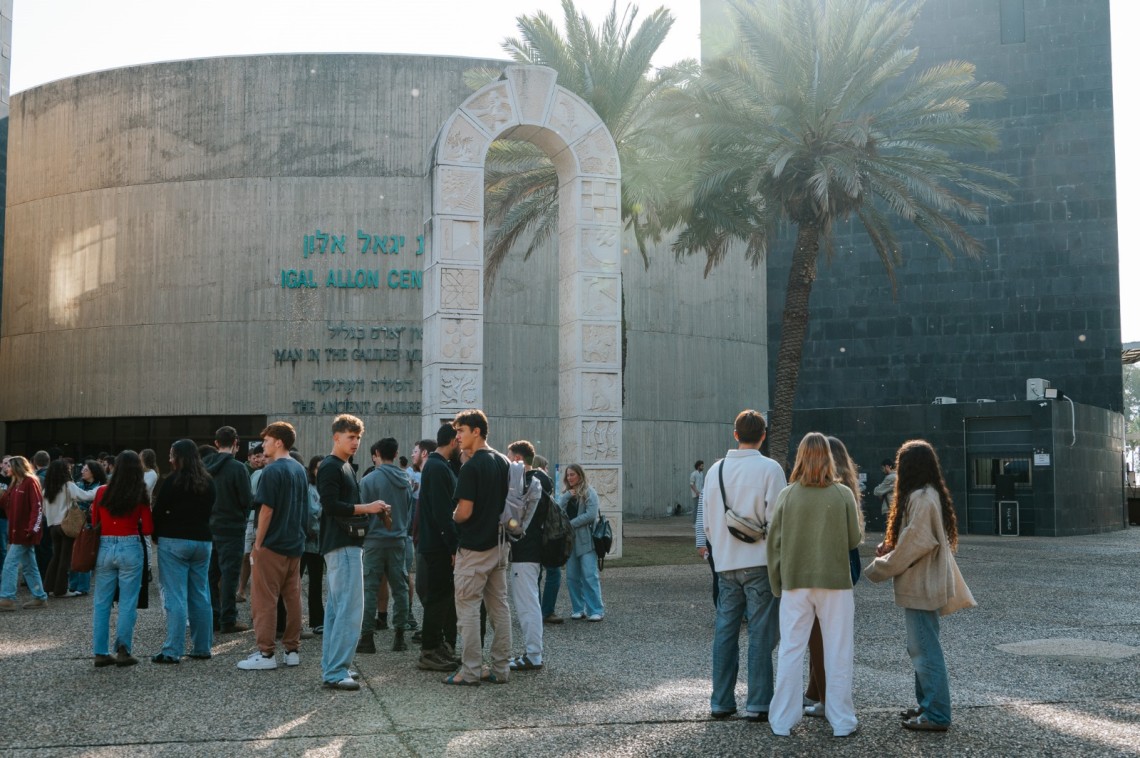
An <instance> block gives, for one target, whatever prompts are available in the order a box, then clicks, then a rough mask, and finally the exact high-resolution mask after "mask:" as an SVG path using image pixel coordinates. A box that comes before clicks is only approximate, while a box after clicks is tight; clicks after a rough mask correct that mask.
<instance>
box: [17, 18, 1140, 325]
mask: <svg viewBox="0 0 1140 758" xmlns="http://www.w3.org/2000/svg"><path fill="white" fill-rule="evenodd" d="M1073 1H1075V0H1073ZM1109 2H1110V6H1111V12H1112V40H1113V45H1112V57H1113V69H1114V72H1115V75H1114V77H1113V80H1114V89H1115V91H1114V97H1113V101H1114V106H1115V118H1116V134H1117V135H1118V139H1117V144H1116V165H1117V176H1128V175H1130V173H1132V172H1129V171H1127V170H1126V169H1127V168H1128V167H1140V142H1138V141H1136V140H1127V139H1120V135H1126V134H1129V133H1131V131H1132V130H1131V129H1128V128H1126V126H1128V125H1135V124H1136V123H1137V118H1140V80H1138V79H1137V78H1136V77H1128V76H1126V75H1125V74H1124V72H1127V71H1132V72H1135V71H1140V46H1137V45H1135V37H1136V35H1133V34H1132V32H1133V31H1138V30H1140V1H1138V0H1109ZM611 4H612V0H577V6H578V8H579V9H580V10H582V11H584V12H585V13H586V14H587V16H589V17H590V18H591V19H597V20H598V21H599V22H600V21H601V19H603V18H604V17H605V14H606V13H608V11H609V9H610V6H611ZM625 4H626V0H619V1H618V7H619V9H624V7H625ZM639 4H640V6H641V8H642V11H643V13H649V12H650V11H652V10H653V9H655V8H657V7H658V6H659V5H665V6H666V7H668V8H669V9H670V10H671V11H672V12H673V15H674V16H675V17H676V19H677V22H676V24H675V25H674V27H673V31H672V33H671V34H670V36H669V38H668V39H666V41H665V43H664V44H663V45H662V46H661V48H660V50H659V51H658V55H657V58H656V59H655V60H654V62H655V63H656V64H657V65H665V64H668V63H672V62H674V61H676V60H679V59H681V58H697V57H699V56H700V37H699V35H700V0H641V2H640V3H639ZM538 10H544V11H546V12H547V13H549V14H550V15H552V16H553V17H554V18H555V19H559V20H560V19H561V18H562V10H561V3H560V1H559V0H510V1H509V2H505V1H504V0H410V1H409V0H405V1H400V0H195V2H186V0H178V1H177V2H175V1H173V0H98V1H97V2H96V1H95V0H15V9H14V13H13V16H14V17H13V24H12V81H11V85H12V92H19V91H21V90H25V89H29V88H31V87H35V86H38V85H40V84H44V83H46V82H50V81H54V80H56V79H62V78H64V77H68V76H74V75H76V74H84V73H88V72H91V71H100V70H103V69H110V68H118V67H120V66H127V65H133V64H139V63H153V62H156V61H164V60H178V59H183V58H207V57H213V56H219V55H252V54H261V53H292V52H361V53H363V52H374V53H417V54H423V55H459V56H469V57H473V58H502V57H505V56H504V54H503V52H502V49H501V48H500V46H499V43H500V42H501V41H502V40H503V38H504V37H506V36H513V35H515V33H516V27H515V18H516V17H517V16H518V15H519V14H522V13H534V12H536V11H538ZM1138 199H1140V187H1136V186H1128V185H1127V184H1126V183H1121V182H1118V188H1117V207H1118V208H1121V209H1128V208H1135V207H1137V200H1138ZM1119 215H1120V221H1119V224H1120V227H1119V238H1120V261H1121V283H1122V285H1123V286H1125V287H1126V286H1127V285H1128V284H1129V283H1135V282H1137V281H1140V255H1137V252H1136V251H1137V248H1138V246H1140V225H1138V224H1137V223H1136V222H1135V221H1132V220H1131V218H1132V217H1131V215H1130V214H1129V213H1128V212H1127V210H1125V211H1124V212H1121V213H1120V214H1119ZM1121 328H1122V337H1123V340H1124V341H1125V342H1133V341H1140V298H1138V297H1135V293H1132V294H1131V295H1130V296H1129V295H1126V296H1124V297H1122V298H1121Z"/></svg>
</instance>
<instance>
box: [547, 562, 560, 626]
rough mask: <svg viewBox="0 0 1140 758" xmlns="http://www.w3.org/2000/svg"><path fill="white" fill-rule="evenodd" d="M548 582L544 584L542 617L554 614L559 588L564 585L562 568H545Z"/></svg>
mask: <svg viewBox="0 0 1140 758" xmlns="http://www.w3.org/2000/svg"><path fill="white" fill-rule="evenodd" d="M543 571H545V572H546V583H545V584H543V586H542V617H543V618H546V617H547V616H551V615H553V614H554V606H555V605H557V604H558V589H559V588H560V587H561V586H562V568H561V567H559V568H544V569H543Z"/></svg>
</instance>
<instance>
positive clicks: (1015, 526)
mask: <svg viewBox="0 0 1140 758" xmlns="http://www.w3.org/2000/svg"><path fill="white" fill-rule="evenodd" d="M997 507H998V535H999V536H1002V537H1016V536H1018V533H1019V532H1020V531H1021V524H1020V515H1021V514H1020V508H1019V506H1018V503H1017V501H1016V500H1000V501H998V504H997Z"/></svg>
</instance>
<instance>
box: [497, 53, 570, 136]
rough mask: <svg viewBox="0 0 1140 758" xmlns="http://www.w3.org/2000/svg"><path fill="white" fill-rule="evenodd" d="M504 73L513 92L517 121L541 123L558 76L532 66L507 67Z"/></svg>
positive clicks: (549, 70)
mask: <svg viewBox="0 0 1140 758" xmlns="http://www.w3.org/2000/svg"><path fill="white" fill-rule="evenodd" d="M505 73H506V76H507V79H509V80H510V82H511V86H512V87H514V90H515V102H516V104H517V105H518V108H519V121H520V122H522V123H526V124H539V123H542V118H543V116H544V115H545V114H546V108H547V105H548V104H549V101H550V98H551V95H552V94H553V91H554V86H555V80H556V79H557V78H558V74H557V73H556V72H555V71H553V70H551V69H543V68H537V67H532V66H526V67H524V66H507V68H506V70H505Z"/></svg>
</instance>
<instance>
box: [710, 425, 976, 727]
mask: <svg viewBox="0 0 1140 758" xmlns="http://www.w3.org/2000/svg"><path fill="white" fill-rule="evenodd" d="M766 432H767V429H766V424H765V421H764V417H763V416H762V415H761V414H759V413H757V412H756V411H752V410H745V411H742V412H741V413H740V414H739V415H738V416H737V417H736V420H735V424H734V436H735V438H736V441H737V443H738V447H737V448H736V449H734V450H729V451H728V452H727V454H726V455H725V457H724V458H723V459H721V460H719V461H717V462H716V463H714V464H713V465H712V466H710V467H709V471H708V474H707V476H705V477H703V481H702V482H701V485H702V488H701V491H700V492H701V494H700V498H699V501H698V503H697V506H696V525H697V526H696V528H697V545H698V550H699V551H700V554H701V555H702V556H703V557H705V558H707V559H708V561H709V565H710V567H711V568H712V571H713V577H714V585H713V602H714V604H715V605H716V613H717V620H716V630H715V632H714V637H713V646H712V696H711V699H710V708H711V715H712V717H713V718H714V719H724V718H728V717H730V716H732V715H733V714H735V713H737V702H736V681H737V676H738V674H739V671H738V669H739V630H740V627H741V624H742V623H746V624H747V639H748V672H747V682H748V684H747V700H746V703H745V713H744V718H746V719H747V720H749V721H753V722H763V721H767V722H768V723H769V726H770V727H771V730H772V732H773V734H776V735H780V736H788V735H790V734H791V731H792V729H793V728H794V727H795V726H796V724H798V723H799V722H800V720H801V719H802V717H803V716H805V715H807V716H818V717H824V718H826V719H827V721H828V722H829V723H830V725H831V728H832V731H833V734H834V735H835V736H836V737H847V736H850V735H852V734H855V733H856V732H857V731H858V719H857V718H856V716H855V707H854V703H853V695H852V692H853V690H852V682H853V669H854V658H855V650H854V643H855V638H854V620H855V600H854V592H853V588H854V584H855V582H857V581H858V580H859V577H860V576H861V575H865V576H866V577H867V578H868V579H869V580H871V581H873V582H881V581H884V580H886V579H893V580H894V592H895V603H896V604H897V605H899V606H901V607H902V608H904V609H905V618H906V635H907V652H908V654H909V655H910V658H911V662H912V664H913V667H914V677H915V699H916V703H915V705H914V706H912V707H909V708H907V709H906V710H904V711H902V712H901V713H900V716H901V718H902V726H903V727H904V728H906V729H911V730H915V731H925V732H942V731H946V730H947V729H948V728H949V726H950V722H951V717H950V686H949V678H948V676H947V672H946V662H945V659H944V657H943V654H942V647H941V643H940V641H939V618H940V617H941V616H946V615H949V614H950V613H953V612H955V611H957V610H961V609H963V608H969V607H972V606H974V605H975V602H974V598H973V596H972V595H971V593H970V590H969V588H968V587H967V586H966V584H965V582H964V581H963V579H962V575H961V572H960V571H959V570H958V566H957V563H956V562H955V561H954V557H953V553H954V551H955V550H956V549H957V543H958V532H957V519H956V516H955V512H954V504H953V501H952V499H951V497H950V493H949V491H948V490H947V488H946V484H945V481H944V479H943V476H942V470H941V466H940V464H939V461H938V456H937V454H936V453H935V451H934V449H933V448H932V447H931V446H930V444H929V443H927V442H925V441H922V440H912V441H909V442H906V443H905V444H903V445H902V447H900V448H899V450H898V453H897V455H896V457H895V459H894V460H893V461H885V462H884V464H883V468H884V472H885V473H887V474H888V475H889V477H890V484H891V485H892V486H893V490H889V489H888V488H886V487H882V485H880V488H881V491H880V489H876V491H875V494H876V495H880V496H883V497H884V498H885V502H886V503H889V510H888V512H887V520H886V530H885V534H884V539H883V541H882V542H881V543H880V544H879V545H878V546H877V547H876V550H875V555H876V557H875V559H874V560H873V561H872V562H871V563H870V564H869V565H867V566H866V567H865V568H864V567H862V566H861V563H860V558H859V552H858V546H859V545H860V543H862V541H863V537H864V530H865V525H864V518H863V511H862V508H861V507H860V494H861V493H860V489H861V488H860V486H859V479H858V472H857V469H856V466H855V464H854V462H853V461H852V460H851V457H850V455H849V454H848V452H847V448H846V447H845V446H844V444H843V442H842V441H840V440H839V439H837V438H835V437H825V436H824V435H822V434H820V433H818V432H812V433H809V434H807V435H805V436H804V438H803V440H802V441H801V442H800V445H799V448H798V450H797V452H796V457H795V464H794V466H793V467H792V471H791V474H790V476H789V477H788V478H787V479H785V475H784V469H783V468H782V467H781V466H780V465H778V464H777V463H776V462H775V461H773V460H772V459H770V458H768V457H766V456H764V455H762V454H761V452H760V447H761V444H762V443H763V442H764V438H765V435H766ZM697 464H698V465H697V466H696V471H695V473H697V472H700V471H701V470H702V468H703V465H702V462H700V461H698V462H697ZM696 481H697V480H696V478H694V479H693V480H691V486H693V487H694V488H695V484H696ZM774 650H778V652H777V661H776V665H775V667H773V662H772V653H773V651H774ZM805 650H806V651H807V652H808V658H809V675H808V688H807V690H806V692H805V690H804V686H803V658H804V653H805Z"/></svg>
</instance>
